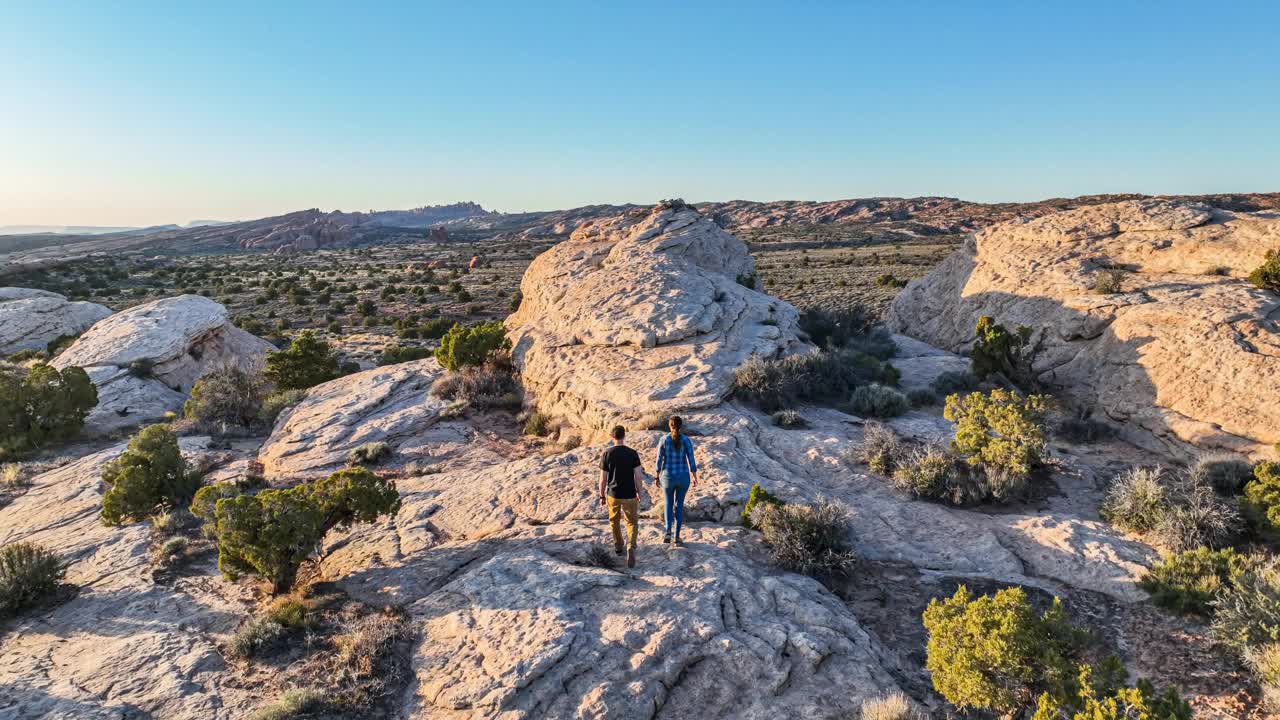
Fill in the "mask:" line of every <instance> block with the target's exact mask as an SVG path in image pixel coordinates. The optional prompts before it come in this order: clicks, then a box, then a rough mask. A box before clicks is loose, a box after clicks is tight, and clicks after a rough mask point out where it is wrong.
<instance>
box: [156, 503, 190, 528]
mask: <svg viewBox="0 0 1280 720" xmlns="http://www.w3.org/2000/svg"><path fill="white" fill-rule="evenodd" d="M197 522H198V520H197V519H196V517H195V516H194V515H192V514H191V513H190V512H188V511H187V509H186V508H168V507H166V508H162V509H161V510H159V511H158V512H157V513H156V514H154V515H152V516H151V526H152V527H154V528H155V529H156V530H158V531H160V532H161V533H172V532H177V531H179V530H186V529H187V528H189V527H192V526H194V525H195V524H196V523H197Z"/></svg>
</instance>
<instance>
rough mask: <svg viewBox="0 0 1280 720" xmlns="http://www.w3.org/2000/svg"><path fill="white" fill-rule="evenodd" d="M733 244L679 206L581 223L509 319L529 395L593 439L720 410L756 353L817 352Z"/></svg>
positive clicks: (533, 270) (537, 267) (537, 273)
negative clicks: (668, 416)
mask: <svg viewBox="0 0 1280 720" xmlns="http://www.w3.org/2000/svg"><path fill="white" fill-rule="evenodd" d="M755 278H756V268H755V260H754V259H753V258H752V257H751V255H750V253H748V252H747V247H746V245H745V244H744V243H743V242H742V241H741V240H739V239H738V238H737V237H735V236H733V235H731V234H729V233H727V232H725V231H724V230H722V229H720V227H719V226H718V225H716V224H715V223H714V222H712V221H711V220H710V219H709V218H706V217H704V216H702V215H701V214H699V213H698V211H696V210H694V209H693V208H691V207H688V206H685V205H683V204H671V205H667V206H659V207H658V208H655V209H654V211H653V212H651V213H649V214H648V215H647V216H639V217H637V216H635V215H630V214H628V215H622V216H620V217H617V218H612V219H609V220H602V221H598V222H595V223H591V224H588V225H585V226H584V227H581V228H579V229H578V230H576V231H575V232H574V233H573V234H572V235H571V236H570V237H569V239H568V240H566V241H565V242H562V243H559V244H557V245H555V246H554V247H552V248H551V249H550V250H548V251H547V252H545V253H543V254H542V255H540V256H538V257H537V258H536V259H535V260H534V261H533V263H532V264H531V265H530V266H529V269H528V271H527V272H526V273H525V276H524V280H523V281H522V282H521V284H520V287H521V292H522V293H523V296H524V299H523V302H522V303H521V305H520V309H519V311H518V312H516V314H515V315H513V316H512V317H511V318H509V319H508V321H507V325H508V328H509V330H510V332H509V337H510V339H511V343H512V346H513V347H514V353H513V355H514V357H515V360H516V362H517V363H518V364H519V366H520V369H521V373H522V377H523V379H524V383H525V388H526V390H527V391H529V392H530V393H531V394H532V396H533V397H534V398H536V401H537V403H538V404H539V406H540V407H542V408H543V410H544V411H545V412H550V413H552V414H556V415H562V416H564V417H566V418H570V419H571V420H572V422H574V423H575V424H577V425H579V426H580V427H582V428H584V429H586V430H588V431H599V430H602V429H604V428H605V426H606V424H609V423H611V422H613V421H616V420H618V419H620V418H627V417H629V418H631V419H636V418H639V417H641V416H643V415H645V414H648V413H655V412H659V413H673V412H687V411H689V410H692V409H696V408H706V407H711V406H714V405H716V404H718V403H719V402H720V401H721V400H722V399H723V398H724V397H725V395H727V394H728V392H729V389H730V385H731V383H732V375H733V370H734V368H736V367H738V365H740V364H742V362H743V361H744V360H746V359H747V358H748V357H749V356H751V355H753V354H756V355H762V356H766V357H773V356H777V355H779V354H784V353H793V352H800V351H803V350H806V349H812V347H811V346H808V345H807V344H805V343H803V342H801V341H800V340H799V339H798V337H797V334H796V333H797V330H796V321H797V319H798V317H799V315H798V313H797V312H796V309H795V308H794V307H792V306H791V305H789V304H787V303H785V302H782V301H781V300H778V299H777V298H773V297H769V296H768V295H764V294H763V293H760V292H758V291H756V289H755V282H756V280H755Z"/></svg>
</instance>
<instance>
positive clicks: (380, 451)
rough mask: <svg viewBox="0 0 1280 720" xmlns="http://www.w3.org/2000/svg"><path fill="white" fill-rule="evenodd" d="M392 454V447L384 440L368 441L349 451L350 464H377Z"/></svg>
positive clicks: (348, 462)
mask: <svg viewBox="0 0 1280 720" xmlns="http://www.w3.org/2000/svg"><path fill="white" fill-rule="evenodd" d="M390 455H391V448H390V447H388V446H387V444H386V443H384V442H367V443H363V444H361V445H357V446H356V447H354V448H352V449H351V452H349V453H347V464H348V465H377V464H378V463H381V462H382V461H383V460H385V459H386V458H387V457H389V456H390Z"/></svg>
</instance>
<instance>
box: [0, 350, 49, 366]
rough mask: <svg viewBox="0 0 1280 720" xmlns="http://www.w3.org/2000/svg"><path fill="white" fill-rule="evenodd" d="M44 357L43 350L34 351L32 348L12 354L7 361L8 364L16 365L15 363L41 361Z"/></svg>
mask: <svg viewBox="0 0 1280 720" xmlns="http://www.w3.org/2000/svg"><path fill="white" fill-rule="evenodd" d="M45 357H46V353H45V352H44V351H43V350H35V349H32V348H27V349H25V350H19V351H18V352H16V353H13V354H12V355H10V356H9V357H8V358H7V359H8V361H9V362H11V363H15V364H16V363H24V362H27V361H28V360H43V359H44V358H45Z"/></svg>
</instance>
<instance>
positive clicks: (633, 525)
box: [607, 497, 640, 550]
mask: <svg viewBox="0 0 1280 720" xmlns="http://www.w3.org/2000/svg"><path fill="white" fill-rule="evenodd" d="M607 502H608V503H609V527H610V528H611V529H612V530H613V546H614V547H615V548H625V547H630V548H631V549H632V550H635V547H636V534H637V533H639V532H640V525H639V515H640V498H631V499H630V500H619V499H617V498H615V497H609V498H608V499H607ZM623 518H626V520H627V537H628V538H629V539H630V541H631V544H630V545H629V546H624V545H623V544H622V526H621V523H620V522H619V521H620V520H622V519H623Z"/></svg>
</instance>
